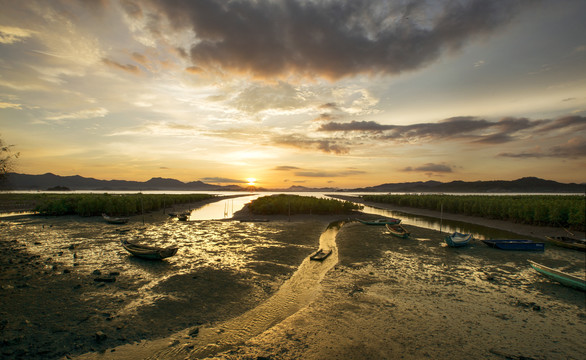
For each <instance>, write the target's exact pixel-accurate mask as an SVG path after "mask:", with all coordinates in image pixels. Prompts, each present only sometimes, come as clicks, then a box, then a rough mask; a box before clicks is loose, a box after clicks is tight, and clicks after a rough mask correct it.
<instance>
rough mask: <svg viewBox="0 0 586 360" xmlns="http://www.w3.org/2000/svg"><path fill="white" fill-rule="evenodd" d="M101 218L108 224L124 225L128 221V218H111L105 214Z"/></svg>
mask: <svg viewBox="0 0 586 360" xmlns="http://www.w3.org/2000/svg"><path fill="white" fill-rule="evenodd" d="M102 217H103V218H104V220H106V222H108V223H110V224H126V223H127V222H128V220H130V218H127V217H112V216H108V215H106V214H102Z"/></svg>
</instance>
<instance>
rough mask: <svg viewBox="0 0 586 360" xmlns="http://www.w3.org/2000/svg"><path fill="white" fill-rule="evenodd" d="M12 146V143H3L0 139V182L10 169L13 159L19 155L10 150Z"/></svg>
mask: <svg viewBox="0 0 586 360" xmlns="http://www.w3.org/2000/svg"><path fill="white" fill-rule="evenodd" d="M13 147H14V145H5V144H4V142H3V141H2V139H0V183H2V182H4V181H5V180H6V177H7V175H8V173H9V172H10V171H12V165H13V163H14V159H16V158H18V156H19V155H20V153H18V152H17V153H15V152H13V151H12V148H13Z"/></svg>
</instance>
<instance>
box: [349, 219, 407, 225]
mask: <svg viewBox="0 0 586 360" xmlns="http://www.w3.org/2000/svg"><path fill="white" fill-rule="evenodd" d="M356 220H357V221H359V222H361V223H363V224H364V225H374V226H385V225H387V224H388V225H396V224H399V223H400V222H401V219H395V218H386V219H377V220H362V219H356Z"/></svg>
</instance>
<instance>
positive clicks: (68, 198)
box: [0, 193, 216, 216]
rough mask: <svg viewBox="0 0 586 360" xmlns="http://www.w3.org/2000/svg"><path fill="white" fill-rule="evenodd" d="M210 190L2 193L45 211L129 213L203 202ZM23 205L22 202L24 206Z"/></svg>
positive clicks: (5, 198) (2, 197)
mask: <svg viewBox="0 0 586 360" xmlns="http://www.w3.org/2000/svg"><path fill="white" fill-rule="evenodd" d="M215 196H216V195H208V194H173V195H168V194H140V193H138V194H121V195H118V194H45V193H43V194H0V201H2V203H3V204H4V203H10V204H13V207H15V206H16V205H18V206H21V205H26V206H27V207H28V209H27V210H32V211H36V212H38V213H39V214H41V215H79V216H97V215H101V214H102V213H106V214H108V215H111V216H129V215H136V214H140V213H141V212H150V211H157V210H161V209H163V207H171V206H173V205H176V204H187V203H193V202H199V201H203V200H207V199H210V198H213V197H215ZM21 207H22V206H21Z"/></svg>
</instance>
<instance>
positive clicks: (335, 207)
mask: <svg viewBox="0 0 586 360" xmlns="http://www.w3.org/2000/svg"><path fill="white" fill-rule="evenodd" d="M362 208H363V206H362V205H359V204H355V203H352V202H350V201H340V200H334V199H321V198H316V197H314V196H299V195H283V194H281V195H272V196H263V197H261V198H258V199H256V200H254V201H252V203H251V204H250V205H249V209H250V211H251V212H252V213H253V214H259V215H296V214H316V215H326V214H328V215H329V214H347V213H350V212H352V211H353V210H361V209H362Z"/></svg>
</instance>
